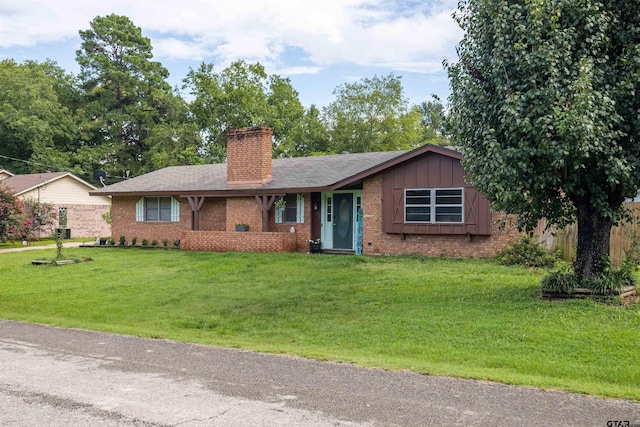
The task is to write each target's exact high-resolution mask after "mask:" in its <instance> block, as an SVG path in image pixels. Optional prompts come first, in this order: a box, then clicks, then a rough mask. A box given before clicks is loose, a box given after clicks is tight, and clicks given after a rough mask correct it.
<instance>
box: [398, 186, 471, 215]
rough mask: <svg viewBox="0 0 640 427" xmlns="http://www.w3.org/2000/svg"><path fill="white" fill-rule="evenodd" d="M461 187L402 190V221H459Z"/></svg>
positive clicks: (460, 213) (461, 198)
mask: <svg viewBox="0 0 640 427" xmlns="http://www.w3.org/2000/svg"><path fill="white" fill-rule="evenodd" d="M462 200H463V197H462V188H416V189H406V190H405V192H404V222H429V223H440V222H454V223H461V222H462V221H463V217H462Z"/></svg>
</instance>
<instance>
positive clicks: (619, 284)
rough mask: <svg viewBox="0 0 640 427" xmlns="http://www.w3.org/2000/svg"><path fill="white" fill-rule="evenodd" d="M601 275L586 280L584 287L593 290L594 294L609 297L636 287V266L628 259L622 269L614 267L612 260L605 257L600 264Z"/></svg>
mask: <svg viewBox="0 0 640 427" xmlns="http://www.w3.org/2000/svg"><path fill="white" fill-rule="evenodd" d="M600 268H601V273H600V274H599V275H597V276H595V277H591V278H586V279H584V280H583V281H582V286H584V287H585V288H587V289H591V291H592V292H593V293H594V294H599V295H607V294H611V293H616V292H618V291H620V290H621V289H622V288H623V287H625V286H628V285H635V283H636V279H635V276H634V274H633V271H634V270H635V264H634V262H633V261H631V260H629V259H627V260H625V261H624V262H623V263H622V266H621V267H620V268H615V267H613V264H612V263H611V258H609V257H605V258H603V259H602V261H601V262H600Z"/></svg>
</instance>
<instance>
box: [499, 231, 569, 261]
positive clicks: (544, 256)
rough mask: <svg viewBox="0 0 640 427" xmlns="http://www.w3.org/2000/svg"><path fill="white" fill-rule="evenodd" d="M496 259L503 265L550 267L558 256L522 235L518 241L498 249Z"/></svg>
mask: <svg viewBox="0 0 640 427" xmlns="http://www.w3.org/2000/svg"><path fill="white" fill-rule="evenodd" d="M496 259H497V260H498V262H499V263H500V264H503V265H521V266H524V267H544V268H552V267H553V266H554V265H555V263H556V261H557V260H558V257H557V256H556V255H554V254H552V253H551V252H549V251H548V250H546V249H545V248H543V247H542V246H540V244H538V243H537V242H536V241H534V240H533V238H531V237H530V236H522V238H521V239H520V241H519V242H515V243H511V244H510V245H509V246H507V247H506V248H504V249H503V250H502V251H500V252H499V253H498V254H497V255H496Z"/></svg>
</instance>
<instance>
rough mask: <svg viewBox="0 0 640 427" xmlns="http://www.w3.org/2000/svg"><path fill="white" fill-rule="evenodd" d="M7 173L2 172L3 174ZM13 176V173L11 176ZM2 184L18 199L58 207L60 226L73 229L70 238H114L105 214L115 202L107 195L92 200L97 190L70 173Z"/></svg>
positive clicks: (32, 176)
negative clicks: (110, 236)
mask: <svg viewBox="0 0 640 427" xmlns="http://www.w3.org/2000/svg"><path fill="white" fill-rule="evenodd" d="M2 172H6V171H0V174H2ZM9 174H10V173H9ZM10 175H11V176H7V177H6V178H4V179H2V180H1V181H0V183H1V184H2V185H6V186H7V187H9V188H10V189H11V190H12V191H13V192H14V193H15V194H16V196H18V198H20V199H22V200H25V199H28V198H33V199H36V200H38V201H40V202H43V203H49V204H51V205H53V206H54V208H55V213H56V214H57V217H58V221H59V222H58V224H55V226H56V227H60V225H61V224H60V222H61V220H62V222H64V218H65V217H66V226H64V227H62V228H65V229H68V230H69V232H68V233H69V235H70V237H99V236H109V235H111V229H110V226H109V225H108V224H107V223H106V222H105V221H104V219H103V218H102V215H103V214H105V213H106V212H107V211H108V210H109V206H111V199H110V198H109V197H107V196H100V197H90V196H89V191H93V190H95V189H96V187H94V186H93V185H91V184H89V183H88V182H85V181H83V180H82V179H80V178H78V177H77V176H75V175H73V174H71V173H69V172H46V173H34V174H28V175H13V174H10Z"/></svg>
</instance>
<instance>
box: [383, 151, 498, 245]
mask: <svg viewBox="0 0 640 427" xmlns="http://www.w3.org/2000/svg"><path fill="white" fill-rule="evenodd" d="M459 187H463V188H464V223H463V224H446V223H443V224H405V223H404V190H405V189H406V188H459ZM382 217H383V221H382V230H383V231H384V232H385V233H398V234H474V235H490V234H491V212H490V206H489V202H488V201H487V199H485V198H484V197H483V196H482V194H480V193H479V192H478V191H477V190H476V188H475V187H473V186H472V185H469V184H466V183H465V182H464V169H463V168H462V164H461V163H460V160H458V159H455V158H452V157H447V156H444V155H441V154H436V153H428V154H426V155H425V156H422V157H420V158H417V159H413V160H410V161H408V162H406V163H403V164H401V165H398V166H396V167H393V168H391V169H389V170H387V171H385V172H384V173H383V174H382Z"/></svg>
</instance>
